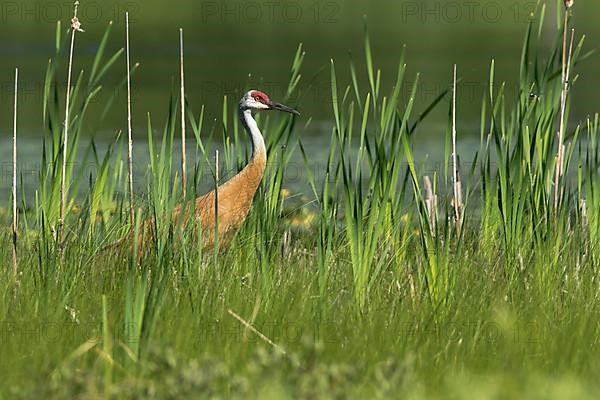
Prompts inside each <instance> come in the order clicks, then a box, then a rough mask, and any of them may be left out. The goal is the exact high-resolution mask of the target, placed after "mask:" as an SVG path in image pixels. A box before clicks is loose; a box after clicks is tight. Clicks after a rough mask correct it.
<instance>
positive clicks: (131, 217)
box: [125, 12, 135, 227]
mask: <svg viewBox="0 0 600 400" xmlns="http://www.w3.org/2000/svg"><path fill="white" fill-rule="evenodd" d="M125 35H126V41H127V43H126V47H127V164H128V169H129V173H128V183H129V221H130V224H131V226H132V227H133V226H135V211H134V209H133V138H132V128H131V59H130V53H129V13H128V12H126V13H125Z"/></svg>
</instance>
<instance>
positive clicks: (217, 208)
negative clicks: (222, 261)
mask: <svg viewBox="0 0 600 400" xmlns="http://www.w3.org/2000/svg"><path fill="white" fill-rule="evenodd" d="M214 240H215V252H214V258H215V265H216V262H217V254H218V252H219V150H215V239H214Z"/></svg>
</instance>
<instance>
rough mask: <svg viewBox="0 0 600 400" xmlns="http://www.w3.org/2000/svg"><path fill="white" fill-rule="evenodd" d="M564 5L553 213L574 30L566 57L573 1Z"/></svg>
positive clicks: (557, 196)
mask: <svg viewBox="0 0 600 400" xmlns="http://www.w3.org/2000/svg"><path fill="white" fill-rule="evenodd" d="M564 5H565V19H564V27H563V49H562V65H561V83H562V89H561V93H560V116H559V118H560V119H559V126H558V132H557V133H556V136H557V142H558V150H557V155H556V166H555V173H554V211H555V212H557V211H558V206H559V204H560V198H561V197H562V195H561V193H560V188H559V183H560V178H561V176H562V174H563V164H564V160H563V158H564V146H563V140H564V135H565V112H566V105H567V94H568V91H569V73H570V66H571V51H572V49H573V37H574V30H571V43H570V45H569V55H568V57H567V30H568V27H569V19H570V16H571V11H570V10H571V7H573V0H564Z"/></svg>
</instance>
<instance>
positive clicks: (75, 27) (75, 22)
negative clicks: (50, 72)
mask: <svg viewBox="0 0 600 400" xmlns="http://www.w3.org/2000/svg"><path fill="white" fill-rule="evenodd" d="M78 8H79V1H75V3H74V11H73V19H71V47H70V50H69V74H68V76H67V98H66V105H65V122H64V133H63V148H62V152H63V159H62V170H61V178H60V217H59V220H58V232H57V240H58V243H59V253H60V254H61V255H62V253H63V251H64V240H63V237H64V226H65V207H66V201H67V188H66V176H67V150H68V143H69V108H70V107H71V74H72V71H73V49H74V47H75V33H76V32H83V29H81V23H80V22H79V19H78V18H77V10H78Z"/></svg>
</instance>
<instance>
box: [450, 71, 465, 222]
mask: <svg viewBox="0 0 600 400" xmlns="http://www.w3.org/2000/svg"><path fill="white" fill-rule="evenodd" d="M452 186H453V189H454V195H453V199H452V206H453V208H454V223H455V226H456V231H457V232H459V231H460V227H461V225H462V207H463V204H462V189H461V184H460V171H459V167H458V155H457V154H456V64H454V80H453V84H452Z"/></svg>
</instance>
